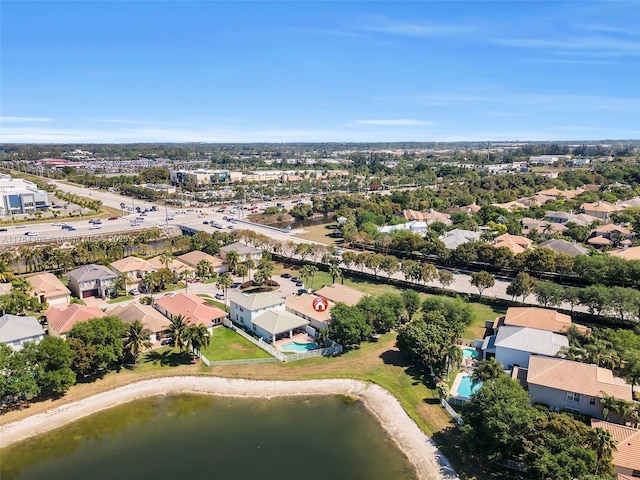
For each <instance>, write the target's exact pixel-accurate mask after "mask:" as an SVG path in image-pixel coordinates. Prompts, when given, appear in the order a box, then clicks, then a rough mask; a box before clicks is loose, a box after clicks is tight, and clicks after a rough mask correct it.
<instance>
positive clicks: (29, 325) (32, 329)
mask: <svg viewBox="0 0 640 480" xmlns="http://www.w3.org/2000/svg"><path fill="white" fill-rule="evenodd" d="M38 335H42V336H44V329H43V328H42V325H40V323H39V322H38V320H36V317H20V316H18V315H9V314H8V313H7V314H4V315H2V316H1V317H0V342H2V343H9V342H14V341H16V340H22V339H24V338H31V337H37V336H38Z"/></svg>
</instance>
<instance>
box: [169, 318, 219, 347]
mask: <svg viewBox="0 0 640 480" xmlns="http://www.w3.org/2000/svg"><path fill="white" fill-rule="evenodd" d="M169 337H170V338H171V339H172V340H173V342H174V345H175V346H176V347H178V350H179V351H180V353H182V352H184V351H189V350H191V351H192V352H193V353H194V354H195V355H196V356H198V357H199V356H200V352H201V350H202V349H203V348H207V347H208V346H209V342H210V338H211V337H210V335H209V331H208V330H207V327H205V326H204V325H196V324H193V323H189V319H188V318H187V317H185V316H184V315H175V316H173V317H172V318H171V324H170V325H169Z"/></svg>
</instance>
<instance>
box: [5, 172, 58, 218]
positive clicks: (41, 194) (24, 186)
mask: <svg viewBox="0 0 640 480" xmlns="http://www.w3.org/2000/svg"><path fill="white" fill-rule="evenodd" d="M49 206H50V205H49V199H48V197H47V192H46V191H44V190H39V189H38V187H37V186H36V184H35V183H32V182H29V181H27V180H23V179H21V178H11V176H10V175H0V215H3V216H6V215H11V214H19V213H31V212H35V211H36V210H38V209H46V208H49Z"/></svg>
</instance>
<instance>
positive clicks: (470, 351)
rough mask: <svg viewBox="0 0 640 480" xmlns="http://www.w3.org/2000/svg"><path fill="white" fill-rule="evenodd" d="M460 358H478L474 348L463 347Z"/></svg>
mask: <svg viewBox="0 0 640 480" xmlns="http://www.w3.org/2000/svg"><path fill="white" fill-rule="evenodd" d="M462 358H463V359H464V360H466V359H467V358H478V351H477V350H476V349H475V348H469V347H463V348H462Z"/></svg>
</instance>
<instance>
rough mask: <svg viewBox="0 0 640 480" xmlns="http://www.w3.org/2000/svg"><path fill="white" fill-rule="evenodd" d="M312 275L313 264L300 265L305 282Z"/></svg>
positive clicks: (301, 276) (301, 275)
mask: <svg viewBox="0 0 640 480" xmlns="http://www.w3.org/2000/svg"><path fill="white" fill-rule="evenodd" d="M310 276H311V265H303V266H302V267H300V278H301V279H302V281H303V282H305V283H306V282H307V280H309V277H310Z"/></svg>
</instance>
